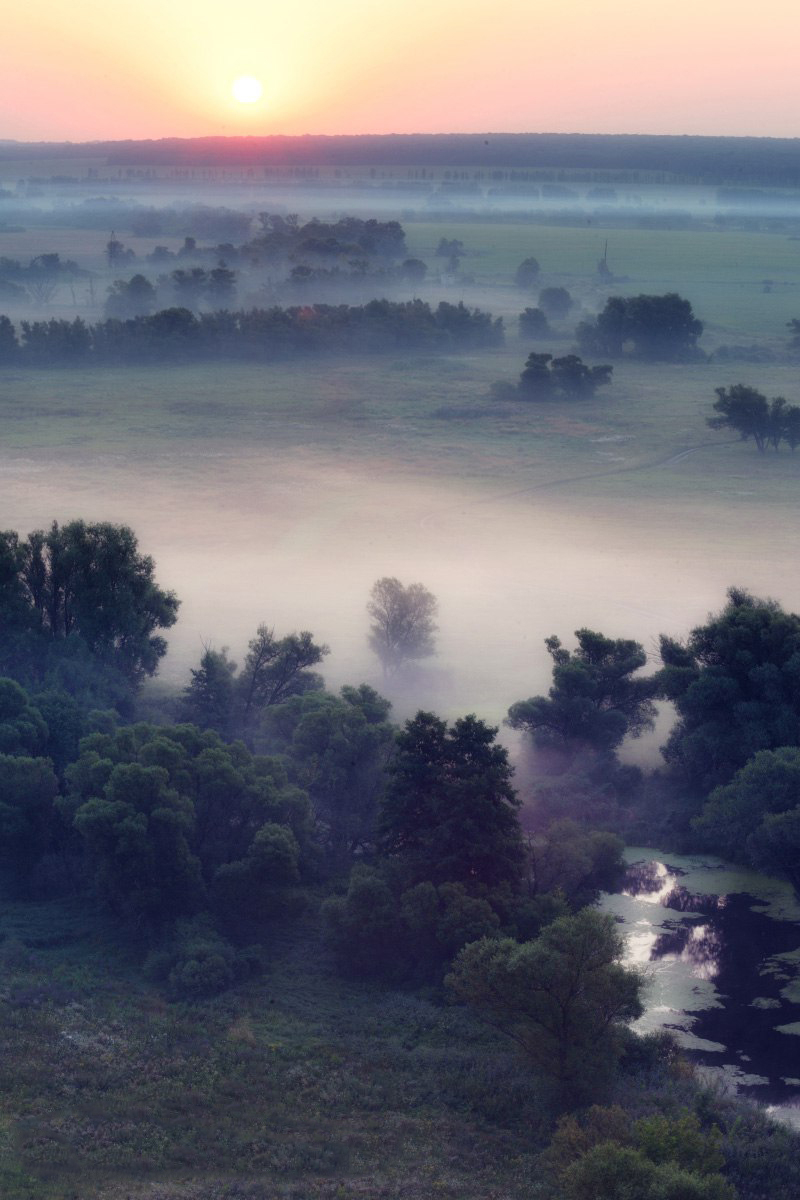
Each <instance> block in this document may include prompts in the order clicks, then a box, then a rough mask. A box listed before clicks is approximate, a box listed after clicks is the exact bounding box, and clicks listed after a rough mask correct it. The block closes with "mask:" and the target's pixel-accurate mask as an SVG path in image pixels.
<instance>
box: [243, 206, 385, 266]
mask: <svg viewBox="0 0 800 1200" xmlns="http://www.w3.org/2000/svg"><path fill="white" fill-rule="evenodd" d="M259 222H260V224H261V232H260V233H259V234H258V235H257V236H256V237H255V238H254V239H253V240H252V241H251V242H250V243H249V244H248V246H247V250H248V251H249V252H250V253H251V254H253V253H255V254H256V255H258V256H259V257H263V258H264V259H265V260H266V261H268V262H275V261H277V260H279V259H281V258H287V259H288V258H291V259H297V258H301V259H302V258H308V257H313V256H323V257H337V256H344V257H347V258H352V257H353V256H358V257H366V258H370V257H377V258H383V259H388V260H392V259H402V258H405V257H406V254H407V249H406V241H405V232H404V230H403V227H402V225H400V224H399V222H397V221H378V220H375V218H373V217H370V218H368V219H366V220H364V219H363V218H361V217H351V216H345V217H341V218H340V219H339V220H338V221H321V220H319V219H318V218H316V217H315V218H313V219H312V220H311V221H308V222H306V223H305V224H300V222H299V221H298V220H297V217H296V216H293V215H292V216H288V217H284V216H282V215H280V214H277V213H269V212H262V213H259Z"/></svg>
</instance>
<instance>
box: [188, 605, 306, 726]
mask: <svg viewBox="0 0 800 1200" xmlns="http://www.w3.org/2000/svg"><path fill="white" fill-rule="evenodd" d="M327 653H328V647H327V646H325V645H318V644H317V643H316V642H315V641H314V638H313V635H312V634H311V633H310V632H309V631H308V630H303V631H302V632H301V633H290V634H287V635H286V636H285V637H282V638H276V637H275V631H274V630H273V629H270V628H269V627H268V626H267V625H259V627H258V629H257V630H256V634H255V637H254V638H252V639H251V641H250V642H249V643H248V647H247V654H246V656H245V660H244V664H243V666H242V668H241V670H240V671H238V668H237V666H236V664H235V663H233V662H231V660H230V659H229V658H228V654H227V651H226V650H212V649H211V648H210V647H208V648H207V649H206V650H205V651H204V652H203V655H202V658H201V660H200V665H199V667H198V668H197V669H196V670H192V671H191V672H190V674H191V681H190V683H189V686H188V687H187V688H186V690H185V691H184V693H183V696H182V698H181V714H182V716H183V718H184V719H185V720H187V721H192V722H193V723H194V724H196V725H199V726H200V727H201V728H203V729H214V730H216V732H217V733H220V734H221V735H222V736H223V737H226V738H231V737H241V738H244V739H245V741H247V742H248V743H249V744H252V742H253V740H254V739H257V737H258V733H259V728H260V723H261V719H262V717H263V714H264V712H265V710H267V709H268V708H270V707H271V706H272V705H275V704H280V703H282V701H284V700H287V699H288V698H289V697H290V696H296V695H301V694H302V693H304V692H308V691H313V690H315V689H317V688H320V687H321V686H322V679H321V678H320V676H319V675H317V674H316V673H315V672H314V671H313V670H312V668H313V667H315V666H317V665H318V664H319V663H320V662H322V660H323V658H324V657H325V655H326V654H327ZM237 671H238V673H237Z"/></svg>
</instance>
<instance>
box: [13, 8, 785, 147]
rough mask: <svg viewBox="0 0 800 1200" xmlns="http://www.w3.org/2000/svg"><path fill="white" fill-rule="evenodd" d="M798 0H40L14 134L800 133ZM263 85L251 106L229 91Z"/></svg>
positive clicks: (21, 16)
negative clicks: (253, 82) (750, 0)
mask: <svg viewBox="0 0 800 1200" xmlns="http://www.w3.org/2000/svg"><path fill="white" fill-rule="evenodd" d="M798 45H800V5H798V4H797V3H796V0H762V3H760V4H759V5H757V6H753V5H751V4H744V3H743V2H742V0H738V2H737V0H670V2H669V3H666V4H665V3H664V2H663V0H603V2H602V3H601V2H600V0H571V2H570V0H497V3H494V4H493V3H490V2H489V0H402V2H399V0H302V3H298V4H289V3H286V2H285V0H283V2H282V3H280V4H277V3H272V4H270V3H269V2H268V0H225V2H223V3H220V2H215V3H212V2H211V0H111V3H109V2H108V0H79V3H75V0H69V3H67V0H26V2H25V3H24V4H14V5H11V6H9V7H8V11H7V12H5V13H4V16H3V35H2V56H3V66H2V71H0V114H2V117H0V139H2V138H13V139H18V140H23V141H50V140H54V141H73V142H81V141H91V140H96V139H109V138H110V139H121V138H159V137H199V136H203V135H212V134H227V135H237V134H259V135H261V134H274V133H281V134H304V133H309V134H337V133H448V132H452V133H473V132H474V133H481V132H489V131H492V132H504V131H507V132H565V133H569V132H579V133H677V134H729V135H734V136H735V135H748V136H769V137H796V136H798V135H800V72H798V70H797V65H796V64H797V48H798ZM243 75H248V76H253V77H254V78H256V79H258V80H259V81H260V82H261V84H262V87H263V95H262V98H261V99H260V100H259V101H258V102H256V103H252V104H244V103H240V102H238V101H237V100H235V99H234V98H233V96H232V94H231V86H232V84H233V82H234V80H235V79H236V78H237V77H240V76H243Z"/></svg>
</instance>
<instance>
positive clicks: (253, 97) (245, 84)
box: [231, 75, 264, 104]
mask: <svg viewBox="0 0 800 1200" xmlns="http://www.w3.org/2000/svg"><path fill="white" fill-rule="evenodd" d="M263 91H264V89H263V88H262V86H261V80H260V79H255V78H254V77H253V76H252V75H240V76H239V78H238V79H234V81H233V83H232V84H231V94H232V96H233V98H234V100H238V101H239V103H240V104H255V103H256V101H257V100H260V99H261V96H262V93H263Z"/></svg>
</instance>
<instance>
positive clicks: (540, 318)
mask: <svg viewBox="0 0 800 1200" xmlns="http://www.w3.org/2000/svg"><path fill="white" fill-rule="evenodd" d="M517 325H518V326H519V336H520V337H524V338H531V339H534V340H535V339H536V338H544V337H547V336H548V334H549V333H550V332H551V329H550V324H549V322H548V320H547V314H546V313H545V311H544V309H542V308H524V309H523V310H522V312H521V313H520V314H519V317H518V318H517Z"/></svg>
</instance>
